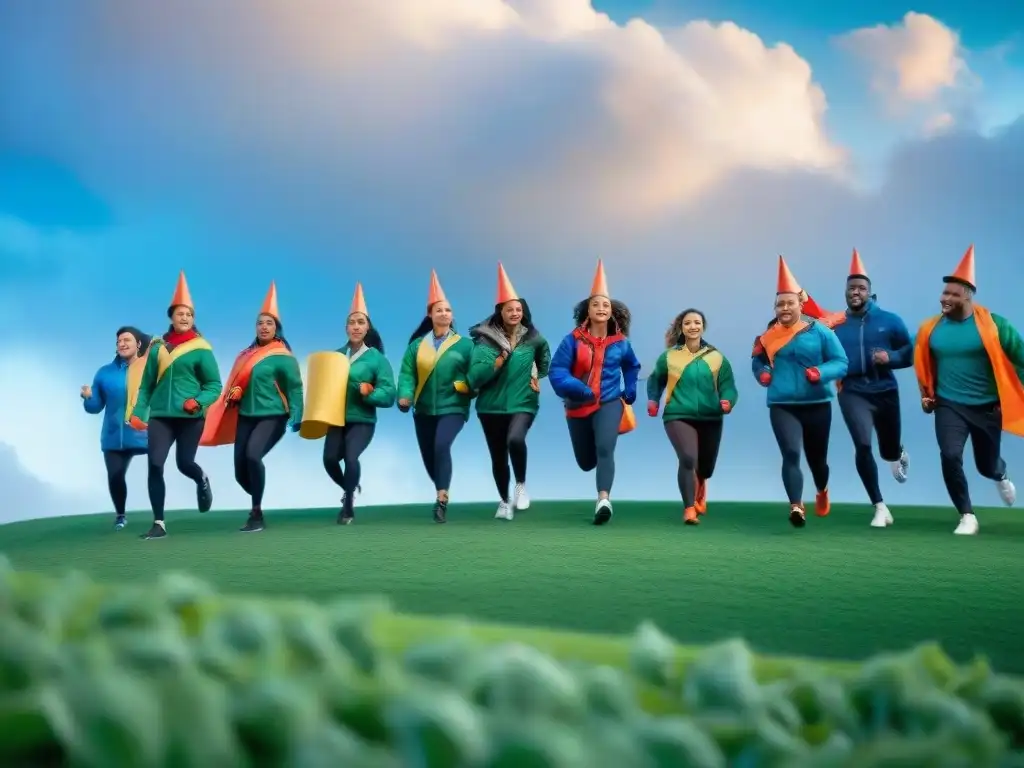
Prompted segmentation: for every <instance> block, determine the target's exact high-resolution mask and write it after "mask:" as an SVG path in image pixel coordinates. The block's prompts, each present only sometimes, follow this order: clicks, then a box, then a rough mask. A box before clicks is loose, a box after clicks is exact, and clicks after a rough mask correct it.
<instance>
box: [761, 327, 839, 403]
mask: <svg viewBox="0 0 1024 768" xmlns="http://www.w3.org/2000/svg"><path fill="white" fill-rule="evenodd" d="M804 322H806V323H807V327H806V328H804V329H803V330H801V331H799V332H798V333H797V334H796V335H795V336H793V338H792V339H790V340H789V342H788V343H787V344H786V345H785V346H784V347H782V349H780V350H779V351H778V352H776V354H775V361H774V364H773V363H772V362H770V361H769V358H768V353H767V352H766V351H765V349H764V346H763V345H762V343H761V337H760V336H758V337H757V339H755V341H754V350H753V353H752V354H751V360H750V368H751V370H752V371H753V373H754V378H759V377H760V375H761V373H762V372H763V371H769V372H770V373H771V375H772V379H771V384H769V385H768V405H769V406H771V405H809V404H811V403H827V402H829V401H830V400H831V399H832V397H833V395H832V387H830V386H829V382H832V381H835V380H836V379H841V378H843V376H845V375H846V369H847V366H848V365H849V363H848V361H847V359H846V353H845V352H844V351H843V345H842V344H840V343H839V339H838V338H836V335H835V333H833V332H832V331H831V330H830V329H829V328H827V327H826V326H825V325H824V324H822V323H819V322H817V321H815V320H811V319H810V318H806V317H805V318H804ZM808 368H817V369H818V373H820V374H821V381H818V382H815V383H813V384H812V383H811V382H809V381H808V380H807V369H808Z"/></svg>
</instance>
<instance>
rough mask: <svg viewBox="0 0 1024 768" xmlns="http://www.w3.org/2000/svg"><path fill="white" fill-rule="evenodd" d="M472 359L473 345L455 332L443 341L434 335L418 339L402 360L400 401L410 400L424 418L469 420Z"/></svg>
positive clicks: (430, 334) (406, 351) (399, 378)
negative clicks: (451, 417)
mask: <svg viewBox="0 0 1024 768" xmlns="http://www.w3.org/2000/svg"><path fill="white" fill-rule="evenodd" d="M472 355H473V342H472V341H471V340H469V339H468V338H465V337H463V336H459V334H457V333H455V332H453V331H449V332H448V334H447V335H445V336H444V337H442V338H440V339H435V338H434V334H433V333H432V332H428V333H427V334H426V335H425V336H422V337H421V338H418V339H414V340H413V341H412V343H411V344H409V347H408V349H406V350H405V355H404V356H403V357H402V367H401V369H400V370H399V373H398V399H399V400H408V401H409V402H411V403H412V407H413V410H414V411H415V412H416V413H418V414H422V415H424V416H446V415H448V414H460V415H462V416H463V417H465V418H466V419H468V418H469V404H470V401H471V400H472V399H473V396H472V394H471V393H470V389H469V381H468V380H469V361H470V358H471V357H472Z"/></svg>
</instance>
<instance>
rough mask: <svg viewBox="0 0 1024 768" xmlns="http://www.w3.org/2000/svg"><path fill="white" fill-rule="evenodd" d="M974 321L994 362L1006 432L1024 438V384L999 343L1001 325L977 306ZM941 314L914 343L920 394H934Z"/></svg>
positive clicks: (993, 367) (915, 365)
mask: <svg viewBox="0 0 1024 768" xmlns="http://www.w3.org/2000/svg"><path fill="white" fill-rule="evenodd" d="M974 318H975V323H977V326H978V333H979V334H980V335H981V342H982V344H984V345H985V352H987V353H988V359H989V361H990V362H991V363H992V374H993V375H994V376H995V380H996V390H997V391H998V392H999V407H1000V410H1002V412H1003V431H1004V432H1009V433H1010V434H1013V435H1017V436H1019V437H1024V384H1022V383H1021V380H1020V375H1019V374H1018V373H1017V369H1016V368H1014V367H1013V363H1012V362H1010V359H1009V358H1008V357H1007V356H1006V353H1005V352H1003V347H1002V345H1001V344H1000V343H999V328H998V327H997V326H996V322H995V320H993V319H992V313H991V312H989V311H988V310H987V309H985V308H984V307H979V306H977V305H975V307H974ZM941 319H942V315H936V316H935V317H931V318H929V319H928V320H926V321H925V322H924V324H922V325H921V328H920V330H918V332H917V341H916V342H915V344H914V372H915V373H917V384H918V386H919V387H920V389H921V397H927V398H932V399H934V397H935V360H934V359H933V358H932V350H931V337H932V331H933V330H935V326H936V325H938V324H939V320H941Z"/></svg>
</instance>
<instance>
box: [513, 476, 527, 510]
mask: <svg viewBox="0 0 1024 768" xmlns="http://www.w3.org/2000/svg"><path fill="white" fill-rule="evenodd" d="M515 507H516V509H518V510H520V511H522V510H524V509H529V508H530V495H529V494H528V493H527V492H526V485H525V484H524V483H516V493H515Z"/></svg>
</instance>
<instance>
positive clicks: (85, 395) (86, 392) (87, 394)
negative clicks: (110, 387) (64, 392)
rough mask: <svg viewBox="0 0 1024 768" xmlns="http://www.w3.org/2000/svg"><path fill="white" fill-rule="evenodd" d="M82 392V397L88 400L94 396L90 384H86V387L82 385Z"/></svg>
mask: <svg viewBox="0 0 1024 768" xmlns="http://www.w3.org/2000/svg"><path fill="white" fill-rule="evenodd" d="M81 394H82V399H83V400H88V399H89V398H90V397H92V387H90V386H89V385H88V384H86V385H85V386H84V387H82V393H81Z"/></svg>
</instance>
